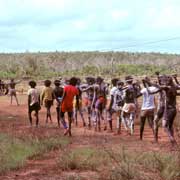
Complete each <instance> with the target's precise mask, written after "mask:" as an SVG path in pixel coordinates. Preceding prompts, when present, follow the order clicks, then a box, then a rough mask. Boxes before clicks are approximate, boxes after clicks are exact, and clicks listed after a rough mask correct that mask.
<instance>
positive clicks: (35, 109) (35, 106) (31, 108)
mask: <svg viewBox="0 0 180 180" xmlns="http://www.w3.org/2000/svg"><path fill="white" fill-rule="evenodd" d="M40 109H41V106H40V104H39V103H38V102H36V103H34V104H33V105H31V106H29V112H30V113H31V112H32V111H35V112H38V111H39V110H40Z"/></svg>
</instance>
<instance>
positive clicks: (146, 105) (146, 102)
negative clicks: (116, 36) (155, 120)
mask: <svg viewBox="0 0 180 180" xmlns="http://www.w3.org/2000/svg"><path fill="white" fill-rule="evenodd" d="M149 90H150V92H152V93H153V92H156V91H157V90H158V89H157V88H156V87H149ZM141 94H142V95H143V103H142V107H141V110H147V109H154V108H155V104H154V98H155V97H154V95H153V94H149V93H148V91H147V89H146V88H143V89H142V90H141Z"/></svg>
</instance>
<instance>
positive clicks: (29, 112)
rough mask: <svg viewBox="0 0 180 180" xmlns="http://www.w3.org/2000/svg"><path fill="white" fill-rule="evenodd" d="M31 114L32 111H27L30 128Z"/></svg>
mask: <svg viewBox="0 0 180 180" xmlns="http://www.w3.org/2000/svg"><path fill="white" fill-rule="evenodd" d="M31 113H32V111H31V110H29V111H28V116H29V122H30V125H31V126H32V116H31Z"/></svg>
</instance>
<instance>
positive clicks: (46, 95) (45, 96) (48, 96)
mask: <svg viewBox="0 0 180 180" xmlns="http://www.w3.org/2000/svg"><path fill="white" fill-rule="evenodd" d="M41 100H43V101H45V100H48V101H52V100H53V89H52V88H51V87H45V88H44V89H43V91H42V94H41Z"/></svg>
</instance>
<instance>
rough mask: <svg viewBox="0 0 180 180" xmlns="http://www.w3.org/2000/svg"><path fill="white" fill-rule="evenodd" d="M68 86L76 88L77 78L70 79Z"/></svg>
mask: <svg viewBox="0 0 180 180" xmlns="http://www.w3.org/2000/svg"><path fill="white" fill-rule="evenodd" d="M69 84H70V85H72V86H76V84H77V78H76V77H72V78H70V80H69Z"/></svg>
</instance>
